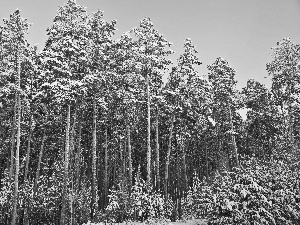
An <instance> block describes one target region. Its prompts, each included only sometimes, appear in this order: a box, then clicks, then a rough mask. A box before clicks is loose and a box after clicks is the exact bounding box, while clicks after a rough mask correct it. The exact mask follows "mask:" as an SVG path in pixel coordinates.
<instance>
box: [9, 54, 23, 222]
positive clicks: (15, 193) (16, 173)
mask: <svg viewBox="0 0 300 225" xmlns="http://www.w3.org/2000/svg"><path fill="white" fill-rule="evenodd" d="M17 54H19V53H17ZM17 65H18V89H19V90H18V100H17V101H18V109H17V110H18V112H17V115H18V116H17V118H18V119H17V148H16V159H15V160H16V163H15V165H16V168H15V191H14V199H13V215H12V221H11V224H12V225H15V224H16V222H17V217H18V214H17V208H18V194H19V169H20V168H19V151H20V138H21V96H20V92H19V91H20V89H21V59H20V56H19V55H17Z"/></svg>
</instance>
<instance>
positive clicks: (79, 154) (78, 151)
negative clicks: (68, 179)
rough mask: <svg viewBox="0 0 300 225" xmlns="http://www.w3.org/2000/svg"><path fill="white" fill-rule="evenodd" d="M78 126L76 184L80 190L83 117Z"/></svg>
mask: <svg viewBox="0 0 300 225" xmlns="http://www.w3.org/2000/svg"><path fill="white" fill-rule="evenodd" d="M78 123H79V124H78V126H79V128H78V129H79V131H78V144H77V154H76V159H75V168H76V182H75V183H76V185H77V187H78V190H80V168H81V166H80V162H81V153H82V152H81V129H82V125H81V118H80V119H79V121H78Z"/></svg>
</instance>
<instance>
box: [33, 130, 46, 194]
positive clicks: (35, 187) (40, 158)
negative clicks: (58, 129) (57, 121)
mask: <svg viewBox="0 0 300 225" xmlns="http://www.w3.org/2000/svg"><path fill="white" fill-rule="evenodd" d="M45 140H46V128H44V131H43V137H42V143H41V149H40V154H39V161H38V166H37V170H36V174H35V182H34V188H33V196H35V194H36V192H37V185H38V182H39V179H40V171H41V164H42V158H43V154H44V144H45Z"/></svg>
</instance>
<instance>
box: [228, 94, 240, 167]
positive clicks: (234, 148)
mask: <svg viewBox="0 0 300 225" xmlns="http://www.w3.org/2000/svg"><path fill="white" fill-rule="evenodd" d="M228 113H229V122H230V129H231V131H232V132H231V133H230V136H231V142H232V151H233V155H234V160H235V162H234V163H235V166H236V167H238V168H239V167H240V162H239V157H238V153H237V147H236V142H235V136H234V134H233V131H234V130H233V122H232V114H231V107H230V103H229V100H228Z"/></svg>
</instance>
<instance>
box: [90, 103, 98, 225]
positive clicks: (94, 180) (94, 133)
mask: <svg viewBox="0 0 300 225" xmlns="http://www.w3.org/2000/svg"><path fill="white" fill-rule="evenodd" d="M92 146H93V149H92V199H91V215H90V220H91V221H92V222H94V211H95V204H96V195H97V188H96V185H97V181H96V168H97V167H96V166H97V165H96V163H97V105H96V99H93V144H92Z"/></svg>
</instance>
